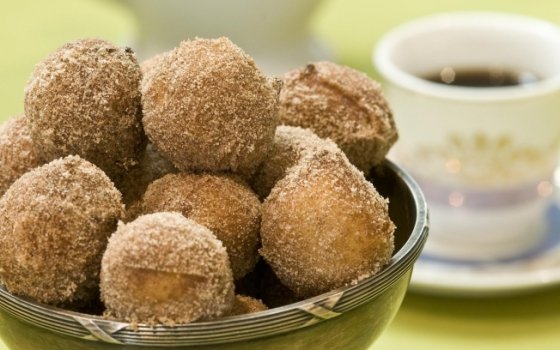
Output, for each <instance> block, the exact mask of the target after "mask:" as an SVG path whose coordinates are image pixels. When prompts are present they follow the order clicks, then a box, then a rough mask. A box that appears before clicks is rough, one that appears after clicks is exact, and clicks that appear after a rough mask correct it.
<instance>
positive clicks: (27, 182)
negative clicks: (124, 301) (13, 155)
mask: <svg viewBox="0 0 560 350" xmlns="http://www.w3.org/2000/svg"><path fill="white" fill-rule="evenodd" d="M122 212H123V205H122V202H121V194H120V193H119V191H118V190H117V189H116V188H115V186H114V185H113V183H112V182H111V180H109V178H108V177H107V176H106V175H105V173H103V171H101V170H100V169H99V168H97V167H96V166H94V165H93V164H91V163H89V162H88V161H85V160H83V159H81V158H80V157H78V156H69V157H66V158H62V159H57V160H54V161H52V162H50V163H48V164H46V165H43V166H41V167H39V168H35V169H33V170H31V171H30V172H28V173H26V174H24V175H23V176H22V177H20V178H19V179H18V180H16V182H14V183H13V185H12V186H11V187H10V188H9V189H8V191H6V193H5V194H4V196H3V197H2V198H1V199H0V279H1V280H2V282H3V283H4V284H5V286H6V288H7V289H8V290H9V291H10V292H11V293H13V294H16V295H22V296H26V297H30V298H32V299H35V300H37V301H39V302H43V303H47V304H53V305H70V304H75V303H80V302H82V301H83V302H87V301H88V300H90V299H91V298H93V297H94V296H96V295H97V291H98V288H97V285H98V282H99V269H100V266H101V257H102V255H103V251H104V250H105V247H106V245H107V238H108V237H109V235H110V234H111V233H113V232H114V231H115V229H116V227H117V221H118V219H119V218H120V217H121V215H122Z"/></svg>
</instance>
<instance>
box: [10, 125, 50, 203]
mask: <svg viewBox="0 0 560 350" xmlns="http://www.w3.org/2000/svg"><path fill="white" fill-rule="evenodd" d="M43 164H44V161H43V159H42V157H41V156H40V155H39V150H38V149H37V147H35V144H34V143H33V141H32V140H31V134H30V132H29V129H28V127H27V120H26V118H25V116H23V115H20V116H18V117H15V118H11V119H9V120H8V121H6V122H5V123H4V124H2V125H1V126H0V197H1V196H2V195H3V194H4V192H6V190H7V189H8V187H10V185H11V184H12V183H13V182H14V181H16V180H17V179H18V178H19V177H20V176H21V175H23V174H25V173H26V172H28V171H29V170H31V169H33V168H36V167H38V166H40V165H43Z"/></svg>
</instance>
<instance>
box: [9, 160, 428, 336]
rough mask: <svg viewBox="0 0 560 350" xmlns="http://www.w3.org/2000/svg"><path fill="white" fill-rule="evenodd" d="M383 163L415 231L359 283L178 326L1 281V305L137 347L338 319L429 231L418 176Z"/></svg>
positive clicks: (380, 286) (39, 321)
mask: <svg viewBox="0 0 560 350" xmlns="http://www.w3.org/2000/svg"><path fill="white" fill-rule="evenodd" d="M385 166H386V167H387V168H389V169H390V170H392V171H393V172H394V173H395V175H396V176H397V177H399V178H400V179H401V180H402V181H403V183H404V184H405V186H406V188H407V189H408V191H409V192H410V195H411V197H412V199H413V203H414V207H415V208H414V212H415V214H416V220H415V222H414V227H413V229H412V232H411V234H410V236H409V238H408V239H407V241H406V242H405V243H404V245H403V246H402V247H401V249H399V250H398V251H397V252H396V253H395V254H394V255H393V257H392V258H391V259H390V261H389V263H388V264H387V265H386V266H385V267H384V268H383V269H382V270H381V271H380V272H379V273H377V274H375V275H374V276H371V277H369V278H366V279H364V280H362V281H360V282H358V283H357V284H354V285H349V286H345V287H341V288H338V289H335V290H332V291H329V292H326V293H324V294H321V295H317V296H314V297H312V298H308V299H305V300H302V301H299V302H296V303H292V304H288V305H284V306H281V307H276V308H272V309H270V310H266V311H261V312H256V313H252V314H246V315H238V316H229V317H224V318H221V319H218V320H214V321H201V322H193V323H188V324H179V325H175V326H165V325H146V324H132V323H128V322H121V321H113V320H108V319H104V318H103V317H102V316H96V315H90V314H85V313H79V312H74V311H68V310H64V309H61V308H58V307H54V306H50V305H45V304H41V303H37V302H35V301H33V300H30V299H28V298H25V297H18V296H15V295H12V294H11V293H9V292H8V291H7V290H6V289H5V288H4V286H2V285H1V284H0V308H1V309H3V310H4V311H5V312H7V313H9V314H11V315H12V316H14V317H16V318H18V319H19V320H20V321H23V322H26V323H28V324H31V325H33V326H37V327H39V328H43V329H47V330H50V331H53V332H55V333H59V334H63V335H66V336H71V337H77V338H82V339H86V340H93V341H102V342H107V343H114V344H127V345H139V346H164V347H165V346H167V347H170V346H172V347H173V346H195V345H212V344H221V343H228V342H237V341H246V340H251V339H257V338H263V337H267V336H272V335H276V334H280V333H285V332H289V331H295V330H298V329H301V328H304V327H308V326H311V325H313V324H316V323H319V322H323V321H326V320H328V319H331V318H335V317H337V316H339V315H341V314H342V313H344V312H346V311H349V310H352V309H354V308H356V307H358V306H360V305H362V304H364V303H366V302H368V301H370V300H372V299H373V298H374V297H375V296H377V295H379V294H381V293H382V292H384V291H385V290H386V289H387V288H389V287H390V286H392V285H393V284H394V283H395V282H396V281H397V280H399V279H400V278H401V277H402V276H403V275H404V274H405V273H406V272H407V271H409V270H410V269H411V268H412V265H413V264H414V262H415V261H416V260H417V259H418V257H419V255H420V253H421V250H422V248H423V246H424V243H425V241H426V238H427V235H428V227H429V220H428V208H427V204H426V200H425V198H424V195H423V193H422V191H421V190H420V187H419V186H418V184H417V183H416V181H415V180H414V179H413V178H412V177H411V176H410V175H409V174H408V173H407V172H406V171H405V170H403V169H402V168H401V167H399V166H398V165H396V164H394V163H393V162H391V161H390V160H385Z"/></svg>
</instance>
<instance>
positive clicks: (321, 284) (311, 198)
mask: <svg viewBox="0 0 560 350" xmlns="http://www.w3.org/2000/svg"><path fill="white" fill-rule="evenodd" d="M394 229H395V226H394V224H393V222H392V221H391V219H390V218H389V214H388V202H387V201H386V200H385V199H384V198H383V197H381V196H380V195H379V194H378V193H377V191H376V190H375V188H374V187H373V185H372V184H371V183H370V182H368V181H367V180H366V179H365V178H364V176H363V174H362V173H361V172H360V171H359V170H358V169H356V168H355V167H354V166H353V165H352V164H350V162H349V161H348V159H347V158H346V156H345V155H344V154H343V153H342V152H337V153H332V152H327V151H324V152H319V153H317V154H315V155H312V156H310V157H306V158H304V159H303V160H300V162H299V163H298V165H296V166H294V167H292V168H291V169H290V170H289V172H288V174H287V175H286V176H285V177H284V178H283V179H282V180H280V181H279V182H278V183H277V184H276V186H275V187H274V188H273V189H272V191H271V193H270V195H269V196H268V197H267V199H266V201H265V202H264V204H263V212H262V227H261V240H262V248H261V250H260V253H261V255H262V256H263V257H264V259H265V260H266V261H267V262H268V263H269V264H270V266H271V268H272V270H273V271H274V273H275V274H276V275H277V276H278V278H279V279H280V281H281V282H282V284H284V285H286V286H287V287H289V288H290V289H291V290H293V291H294V292H295V293H296V294H297V296H300V297H311V296H314V295H318V294H321V293H324V292H328V291H330V290H333V289H335V288H339V287H342V286H345V285H348V284H351V283H357V282H358V281H360V280H362V279H364V278H367V277H370V276H372V275H374V274H375V273H377V272H378V271H379V270H380V269H381V268H382V267H383V266H384V265H385V264H386V263H387V262H388V261H389V259H390V258H391V254H392V251H393V246H394V244H393V232H394Z"/></svg>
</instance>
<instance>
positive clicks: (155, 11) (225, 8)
mask: <svg viewBox="0 0 560 350" xmlns="http://www.w3.org/2000/svg"><path fill="white" fill-rule="evenodd" d="M117 1H119V2H120V3H122V4H124V5H125V6H126V7H128V8H129V9H130V10H131V11H132V12H133V13H134V15H135V16H136V18H137V20H138V25H139V27H138V33H137V36H136V37H135V39H134V41H133V43H132V46H133V47H134V49H135V51H136V52H137V54H138V56H139V58H140V59H141V60H143V59H146V58H149V57H151V56H153V55H155V54H157V53H160V52H163V51H167V50H169V49H172V48H173V47H175V46H177V45H178V44H179V43H180V42H181V41H182V40H187V39H194V38H195V37H201V38H216V37H220V36H227V37H229V38H230V39H231V40H232V41H233V42H234V43H235V44H237V45H238V46H240V47H241V48H243V50H245V51H246V52H247V53H249V54H250V55H251V56H253V58H254V59H255V61H256V62H257V64H258V65H259V66H260V67H261V68H262V69H263V70H264V71H265V72H267V73H268V74H281V73H284V72H286V71H288V70H290V69H293V68H296V67H298V66H301V65H304V64H307V63H308V62H311V61H316V60H320V59H329V58H330V55H329V51H328V49H327V48H326V47H325V46H324V45H323V44H321V43H319V42H318V41H317V40H315V39H314V38H313V37H312V36H311V34H310V32H309V25H308V22H309V19H310V17H311V15H312V14H313V11H314V10H315V9H316V8H317V5H318V4H319V3H320V0H282V1H275V0H160V1H155V0H117Z"/></svg>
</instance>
